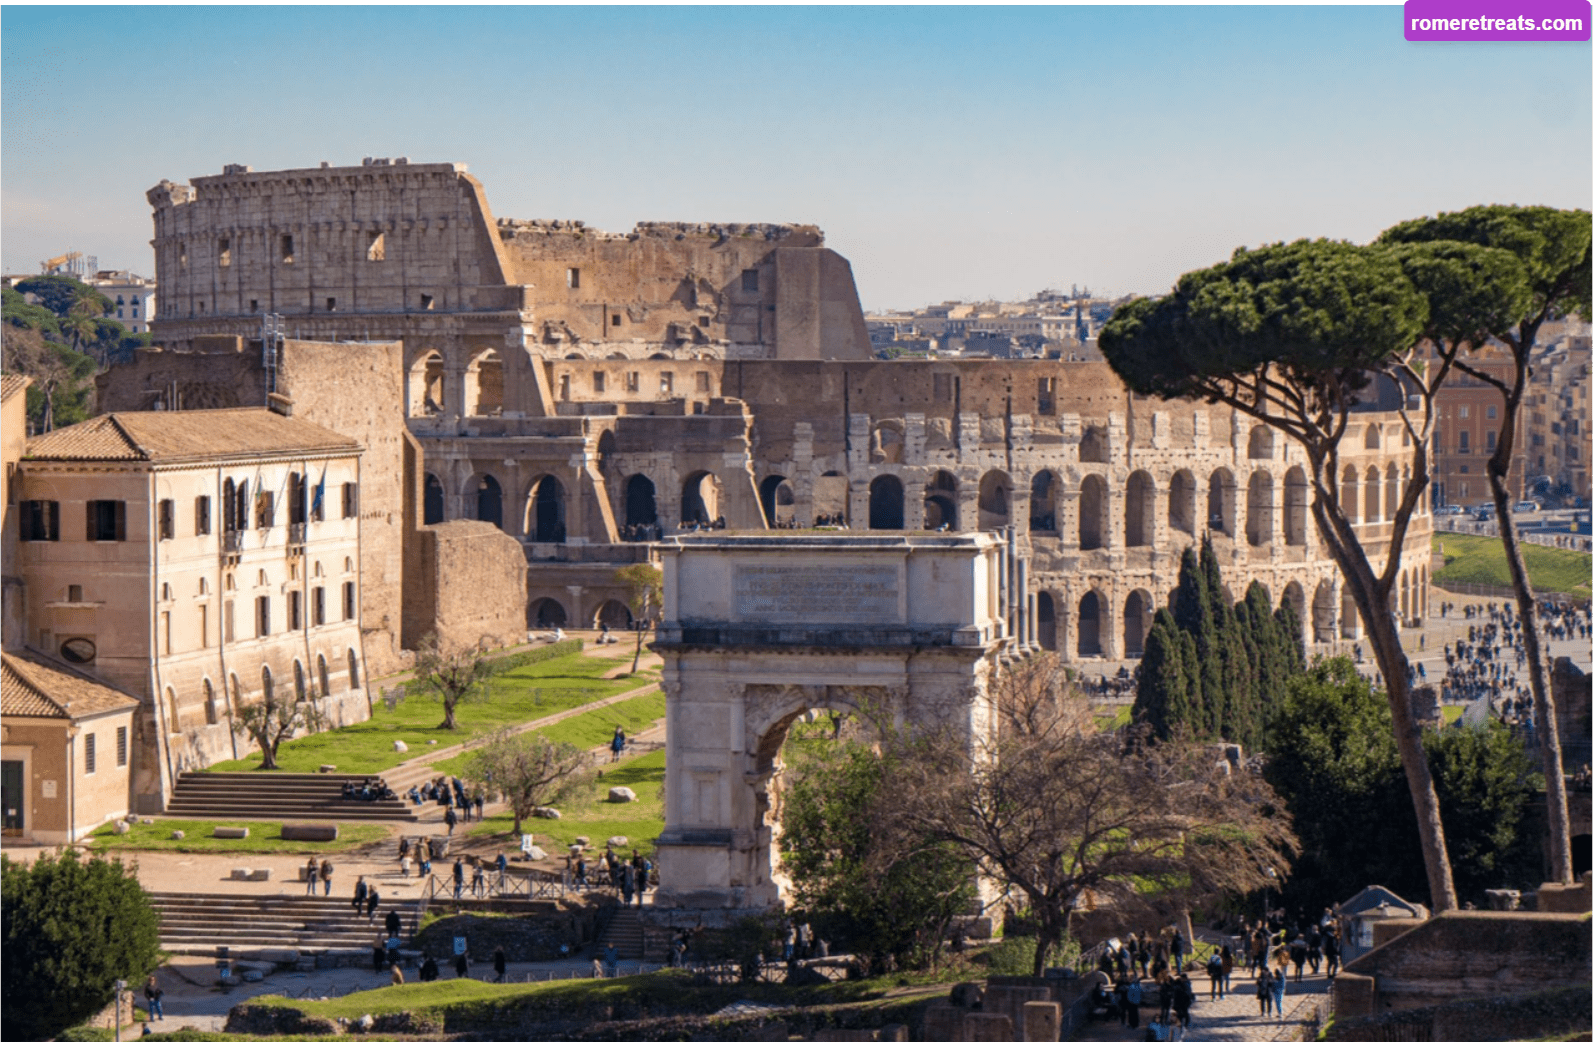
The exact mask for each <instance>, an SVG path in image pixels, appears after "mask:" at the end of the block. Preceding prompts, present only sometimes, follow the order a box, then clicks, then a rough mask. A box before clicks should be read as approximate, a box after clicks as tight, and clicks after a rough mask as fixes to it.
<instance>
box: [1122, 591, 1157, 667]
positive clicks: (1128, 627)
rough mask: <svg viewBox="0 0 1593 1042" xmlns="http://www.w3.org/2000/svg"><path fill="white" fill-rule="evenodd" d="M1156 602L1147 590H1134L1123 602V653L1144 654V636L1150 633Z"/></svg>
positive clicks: (1128, 654)
mask: <svg viewBox="0 0 1593 1042" xmlns="http://www.w3.org/2000/svg"><path fill="white" fill-rule="evenodd" d="M1155 614H1156V602H1155V601H1154V600H1152V599H1151V595H1150V591H1149V590H1135V591H1133V592H1132V593H1130V594H1129V595H1128V599H1127V600H1125V601H1124V602H1123V655H1124V657H1126V658H1138V657H1140V656H1141V655H1143V654H1145V636H1146V634H1148V633H1150V628H1151V618H1152V616H1154V615H1155Z"/></svg>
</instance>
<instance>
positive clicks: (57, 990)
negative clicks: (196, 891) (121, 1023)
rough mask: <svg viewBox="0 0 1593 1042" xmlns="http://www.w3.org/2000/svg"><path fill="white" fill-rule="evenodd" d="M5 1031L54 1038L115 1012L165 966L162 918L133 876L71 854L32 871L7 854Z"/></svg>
mask: <svg viewBox="0 0 1593 1042" xmlns="http://www.w3.org/2000/svg"><path fill="white" fill-rule="evenodd" d="M0 891H3V901H0V906H3V918H4V934H5V944H4V949H3V955H0V959H3V967H0V999H3V1001H0V1025H3V1028H4V1032H5V1034H6V1036H7V1037H14V1038H18V1039H29V1038H45V1037H48V1036H52V1035H55V1034H58V1033H59V1032H61V1031H62V1030H64V1029H66V1028H68V1027H71V1026H72V1025H74V1024H77V1023H80V1022H81V1021H83V1020H84V1019H86V1018H87V1017H89V1016H91V1015H92V1014H94V1013H96V1012H98V1011H99V1010H101V1009H103V1008H104V1007H105V1006H107V1005H109V1004H110V1002H111V1001H112V999H113V998H114V997H115V993H116V981H117V980H125V981H127V982H129V984H137V983H139V982H142V981H143V979H144V976H145V975H146V974H147V973H149V972H150V971H151V970H153V969H154V968H155V966H156V964H157V962H158V961H159V958H160V919H159V917H158V916H157V915H156V913H155V909H154V907H153V906H152V905H151V904H150V903H149V896H148V895H147V894H145V893H144V890H143V888H142V887H141V886H139V885H138V878H137V876H136V875H135V874H134V871H133V868H132V867H131V866H128V865H124V864H123V863H122V862H120V861H110V860H106V859H104V858H102V857H93V858H88V859H85V858H84V857H83V856H82V855H80V854H79V853H78V852H77V851H76V850H72V849H68V850H66V851H65V852H64V853H63V854H61V855H60V856H59V857H56V856H54V855H52V854H44V855H42V856H40V858H39V859H38V860H37V861H36V862H34V863H33V864H32V865H28V864H24V863H21V862H16V861H12V860H11V859H10V858H8V857H5V856H4V855H0Z"/></svg>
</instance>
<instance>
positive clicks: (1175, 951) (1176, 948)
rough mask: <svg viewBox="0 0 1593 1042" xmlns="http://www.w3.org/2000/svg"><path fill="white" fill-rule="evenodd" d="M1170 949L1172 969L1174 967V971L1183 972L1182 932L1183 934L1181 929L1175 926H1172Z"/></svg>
mask: <svg viewBox="0 0 1593 1042" xmlns="http://www.w3.org/2000/svg"><path fill="white" fill-rule="evenodd" d="M1171 951H1172V955H1173V969H1174V971H1175V972H1177V973H1183V972H1184V934H1183V931H1181V930H1179V929H1178V928H1176V927H1174V928H1173V940H1172V945H1171Z"/></svg>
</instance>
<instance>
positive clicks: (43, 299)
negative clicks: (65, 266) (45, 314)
mask: <svg viewBox="0 0 1593 1042" xmlns="http://www.w3.org/2000/svg"><path fill="white" fill-rule="evenodd" d="M16 288H17V292H18V293H21V294H25V295H29V296H34V297H37V298H38V299H39V303H40V304H42V305H43V306H44V307H46V308H48V309H50V311H52V312H53V313H54V314H55V316H56V317H57V318H65V317H66V316H67V313H68V312H70V311H71V310H72V308H73V307H74V306H75V305H76V304H77V303H78V302H79V301H82V300H88V301H91V302H92V303H93V305H94V307H95V308H96V309H97V310H96V311H95V314H97V315H103V314H105V313H106V312H108V311H110V310H111V301H110V298H109V297H107V296H105V294H103V293H101V292H100V291H99V290H97V289H94V288H93V287H91V286H89V285H88V284H87V283H84V282H80V281H79V280H77V279H75V278H73V277H72V276H70V275H36V276H34V277H33V278H31V279H23V280H22V281H21V282H19V283H17V286H16Z"/></svg>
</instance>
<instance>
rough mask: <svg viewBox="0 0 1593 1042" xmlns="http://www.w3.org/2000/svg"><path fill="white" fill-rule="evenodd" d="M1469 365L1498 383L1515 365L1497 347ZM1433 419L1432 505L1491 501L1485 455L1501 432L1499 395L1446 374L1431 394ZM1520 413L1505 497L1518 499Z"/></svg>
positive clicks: (1522, 480) (1521, 482) (1521, 484)
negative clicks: (1433, 393)
mask: <svg viewBox="0 0 1593 1042" xmlns="http://www.w3.org/2000/svg"><path fill="white" fill-rule="evenodd" d="M1469 361H1470V363H1471V365H1472V366H1474V367H1475V368H1477V369H1478V370H1480V371H1482V372H1484V373H1487V374H1488V375H1490V376H1492V377H1495V378H1496V379H1500V380H1506V381H1508V380H1512V379H1514V371H1515V363H1514V362H1512V361H1511V359H1510V355H1509V352H1507V351H1506V350H1505V349H1504V348H1502V347H1488V348H1484V349H1482V350H1481V351H1479V352H1477V353H1476V354H1475V355H1473V356H1472V357H1471V358H1470V359H1469ZM1434 404H1435V406H1436V408H1437V410H1438V421H1437V424H1436V425H1435V429H1434V432H1433V444H1432V454H1431V457H1430V464H1429V466H1430V469H1431V474H1432V482H1433V491H1432V499H1433V504H1434V505H1435V506H1461V507H1474V506H1480V505H1482V504H1484V503H1487V504H1492V503H1493V493H1492V492H1491V491H1489V488H1488V469H1487V468H1488V457H1490V456H1492V455H1493V452H1494V448H1495V447H1496V446H1497V444H1498V440H1499V432H1500V430H1501V429H1502V426H1501V425H1502V423H1503V420H1502V419H1501V416H1502V414H1503V411H1504V404H1503V402H1502V401H1501V399H1500V395H1499V391H1498V390H1497V389H1496V388H1494V387H1493V386H1492V385H1490V384H1487V383H1484V382H1483V381H1481V380H1479V379H1477V378H1476V377H1474V376H1468V375H1466V374H1465V373H1462V372H1458V371H1457V372H1452V373H1450V374H1449V376H1448V377H1447V378H1446V379H1445V380H1444V385H1443V386H1442V387H1441V388H1439V391H1438V394H1437V395H1435V396H1434ZM1525 413H1526V411H1525V410H1522V412H1521V414H1520V415H1519V416H1518V421H1519V422H1518V423H1517V428H1518V429H1517V431H1516V440H1515V450H1516V453H1515V457H1514V458H1513V459H1512V460H1511V464H1510V497H1511V499H1512V500H1516V499H1520V498H1521V497H1522V495H1523V489H1524V488H1525V485H1526V461H1527V439H1526V436H1525V435H1526V423H1525V419H1526V416H1525Z"/></svg>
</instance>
